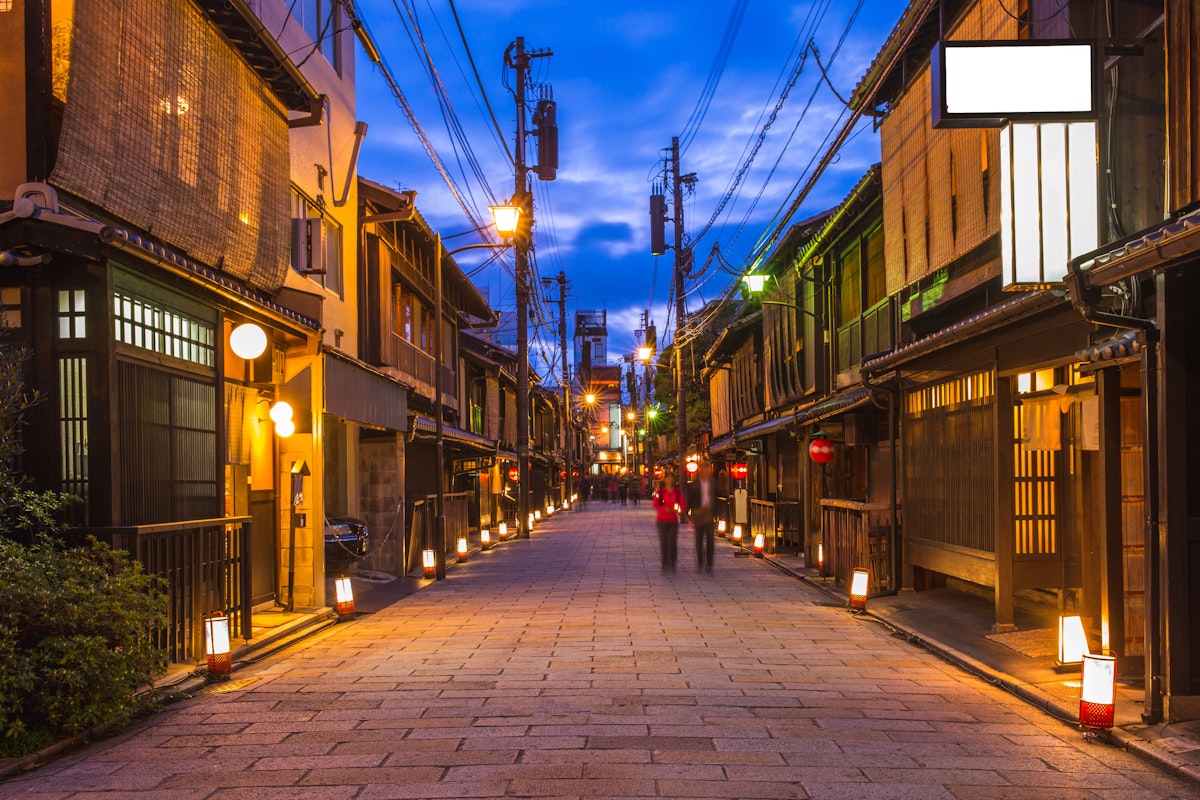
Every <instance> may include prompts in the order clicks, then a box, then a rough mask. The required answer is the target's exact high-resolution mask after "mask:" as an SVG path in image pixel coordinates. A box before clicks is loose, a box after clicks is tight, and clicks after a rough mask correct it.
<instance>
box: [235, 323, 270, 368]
mask: <svg viewBox="0 0 1200 800" xmlns="http://www.w3.org/2000/svg"><path fill="white" fill-rule="evenodd" d="M229 347H230V349H231V350H233V354H234V355H236V356H237V357H238V358H241V359H244V360H246V361H253V360H254V359H256V358H258V357H259V356H261V355H262V354H263V353H265V352H266V351H267V333H266V331H264V330H263V329H262V328H260V327H259V326H258V325H256V324H254V323H253V322H243V323H242V324H241V325H238V326H237V327H236V328H234V329H233V331H231V332H230V334H229Z"/></svg>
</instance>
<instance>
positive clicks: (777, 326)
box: [762, 164, 899, 591]
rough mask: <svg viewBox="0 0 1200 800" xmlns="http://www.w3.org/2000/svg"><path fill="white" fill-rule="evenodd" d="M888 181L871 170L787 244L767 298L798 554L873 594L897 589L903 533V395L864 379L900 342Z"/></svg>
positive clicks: (777, 258)
mask: <svg viewBox="0 0 1200 800" xmlns="http://www.w3.org/2000/svg"><path fill="white" fill-rule="evenodd" d="M881 172H882V170H881V167H880V165H878V164H877V165H875V166H874V167H872V168H871V169H870V170H868V172H867V173H866V174H865V175H863V177H862V178H861V179H860V180H859V181H858V183H857V184H856V185H855V186H854V188H853V189H852V190H851V191H850V193H849V194H848V195H847V196H846V198H845V199H844V200H843V201H842V202H841V203H840V204H839V205H838V206H837V207H836V208H834V209H832V210H830V211H829V212H827V213H825V214H822V215H820V217H818V218H816V219H815V220H813V221H812V222H811V223H809V224H808V225H807V226H806V227H805V228H804V229H802V232H803V234H804V235H803V237H802V238H799V239H798V240H792V241H788V240H787V239H785V240H784V242H783V243H781V245H780V247H778V248H777V249H776V251H775V253H774V254H773V256H772V258H771V259H770V261H769V262H768V266H769V267H770V268H771V272H772V273H773V274H774V275H775V276H776V277H775V279H774V285H773V286H771V287H770V289H769V290H768V291H767V292H765V293H764V295H763V298H764V299H763V300H762V302H763V314H764V316H765V317H766V319H767V320H768V324H769V326H770V327H769V328H768V330H769V331H770V332H771V334H772V335H769V336H767V335H765V336H764V339H765V340H770V342H771V344H769V345H768V346H767V350H768V352H769V354H770V358H771V361H770V362H769V363H768V382H769V386H770V388H769V393H770V394H771V395H773V396H774V397H777V398H778V402H781V403H787V404H788V405H787V406H785V407H786V408H787V410H788V413H787V414H786V415H785V416H783V417H781V419H783V420H786V422H787V424H788V426H789V427H788V431H789V435H791V436H793V437H794V441H796V443H797V444H798V448H797V451H796V455H797V460H796V466H795V470H796V475H797V478H796V479H795V480H796V483H797V484H798V489H799V490H800V491H798V492H797V493H796V494H795V495H794V496H795V497H797V498H798V499H799V500H800V501H801V504H802V507H801V509H800V511H799V515H800V517H801V521H800V526H801V528H802V530H803V533H804V536H803V539H802V541H801V542H800V545H801V546H802V547H803V550H804V552H805V554H806V555H807V556H808V558H809V560H810V561H811V562H813V563H816V562H817V561H818V560H820V561H823V563H824V565H825V569H826V572H827V573H828V574H830V575H832V576H833V577H834V578H835V579H837V580H838V581H839V582H842V583H847V582H848V581H849V579H850V572H851V570H852V569H853V568H854V567H855V566H868V567H870V568H871V580H872V591H889V590H893V589H895V587H896V583H895V574H896V571H895V556H896V547H895V538H896V532H897V528H898V524H899V511H898V507H899V503H898V499H897V497H896V495H895V493H894V491H893V487H894V485H895V484H894V481H893V478H892V476H893V475H894V474H895V469H896V463H897V461H896V458H897V450H896V447H895V443H894V439H893V436H892V433H891V432H892V431H893V430H895V424H894V419H893V414H894V411H895V402H894V394H893V393H890V392H888V391H886V390H882V389H873V388H872V387H870V386H867V385H865V384H864V381H863V375H862V363H863V361H864V359H865V358H870V357H872V356H873V355H875V354H878V353H880V352H882V351H888V350H891V349H892V346H893V341H894V338H893V337H894V323H895V318H896V315H895V306H894V303H895V299H894V298H893V297H892V296H889V295H888V294H887V292H886V291H885V280H884V279H885V272H884V228H883V196H882V186H881ZM781 278H782V280H781ZM776 298H777V299H776ZM789 341H793V342H795V345H794V347H793V348H791V349H792V352H793V353H794V354H795V355H791V353H789V352H788V348H787V347H786V343H787V342H789ZM789 356H791V357H790V358H789ZM797 390H799V391H797ZM793 398H794V399H793ZM789 401H790V402H789ZM814 454H815V455H814ZM821 458H825V460H823V461H819V460H818V459H821ZM783 477H784V479H785V480H786V478H787V476H786V475H784V476H783ZM782 483H783V481H782V480H781V484H782ZM784 485H786V484H784ZM778 523H779V520H777V525H778Z"/></svg>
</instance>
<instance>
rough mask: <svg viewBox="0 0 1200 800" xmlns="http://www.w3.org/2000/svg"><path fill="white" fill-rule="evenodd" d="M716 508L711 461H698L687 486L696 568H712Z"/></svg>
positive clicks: (714, 482)
mask: <svg viewBox="0 0 1200 800" xmlns="http://www.w3.org/2000/svg"><path fill="white" fill-rule="evenodd" d="M716 508H717V480H716V478H714V477H713V467H712V462H710V461H702V462H700V470H699V472H697V474H696V478H695V480H692V481H690V482H689V483H688V487H687V515H688V518H689V519H690V520H691V521H692V529H693V530H694V531H695V533H696V561H697V563H696V568H697V569H702V570H704V571H705V572H712V569H713V550H714V547H715V545H714V541H715V539H714V538H713V526H714V521H715V519H716Z"/></svg>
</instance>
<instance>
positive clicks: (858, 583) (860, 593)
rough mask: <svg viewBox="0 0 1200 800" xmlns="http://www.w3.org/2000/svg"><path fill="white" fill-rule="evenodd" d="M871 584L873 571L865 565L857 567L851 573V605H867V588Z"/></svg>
mask: <svg viewBox="0 0 1200 800" xmlns="http://www.w3.org/2000/svg"><path fill="white" fill-rule="evenodd" d="M870 584H871V573H870V572H868V571H867V570H866V569H864V568H863V567H855V568H854V571H853V572H852V573H850V607H851V608H866V607H867V589H868V587H869V586H870Z"/></svg>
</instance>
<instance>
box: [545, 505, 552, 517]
mask: <svg viewBox="0 0 1200 800" xmlns="http://www.w3.org/2000/svg"><path fill="white" fill-rule="evenodd" d="M546 516H547V517H553V516H554V506H553V505H548V506H546Z"/></svg>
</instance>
